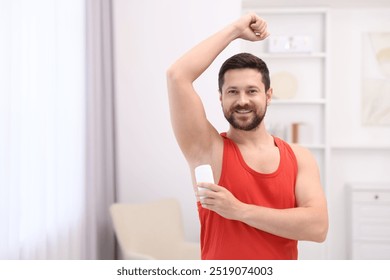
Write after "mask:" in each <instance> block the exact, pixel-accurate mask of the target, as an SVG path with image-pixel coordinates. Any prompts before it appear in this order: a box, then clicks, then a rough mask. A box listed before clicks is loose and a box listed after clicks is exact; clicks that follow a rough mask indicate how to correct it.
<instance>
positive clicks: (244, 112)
mask: <svg viewBox="0 0 390 280" xmlns="http://www.w3.org/2000/svg"><path fill="white" fill-rule="evenodd" d="M236 112H237V113H240V114H246V113H250V112H252V110H236Z"/></svg>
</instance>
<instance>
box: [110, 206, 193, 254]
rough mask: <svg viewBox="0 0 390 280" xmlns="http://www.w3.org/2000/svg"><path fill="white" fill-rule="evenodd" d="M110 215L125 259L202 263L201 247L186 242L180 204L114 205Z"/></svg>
mask: <svg viewBox="0 0 390 280" xmlns="http://www.w3.org/2000/svg"><path fill="white" fill-rule="evenodd" d="M110 213H111V217H112V221H113V225H114V230H115V234H116V237H117V239H118V242H119V245H120V248H121V251H122V256H123V258H124V259H157V260H173V259H183V260H195V259H200V245H199V243H192V242H186V241H185V240H184V229H183V224H182V216H181V209H180V204H179V202H178V201H177V200H175V199H163V200H159V201H155V202H150V203H143V204H126V203H122V204H121V203H115V204H113V205H112V206H111V207H110Z"/></svg>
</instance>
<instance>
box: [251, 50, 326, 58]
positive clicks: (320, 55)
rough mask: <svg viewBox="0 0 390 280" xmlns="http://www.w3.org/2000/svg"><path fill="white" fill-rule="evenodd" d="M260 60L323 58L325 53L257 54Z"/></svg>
mask: <svg viewBox="0 0 390 280" xmlns="http://www.w3.org/2000/svg"><path fill="white" fill-rule="evenodd" d="M258 55H259V56H260V57H262V58H276V59H277V58H283V59H286V58H325V57H326V53H324V52H315V53H268V52H267V53H265V52H262V53H259V54H258Z"/></svg>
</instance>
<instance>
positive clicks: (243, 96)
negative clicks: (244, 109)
mask: <svg viewBox="0 0 390 280" xmlns="http://www.w3.org/2000/svg"><path fill="white" fill-rule="evenodd" d="M237 103H238V105H240V106H244V105H247V104H248V103H249V99H248V96H247V95H246V93H245V92H240V94H239V96H238V100H237Z"/></svg>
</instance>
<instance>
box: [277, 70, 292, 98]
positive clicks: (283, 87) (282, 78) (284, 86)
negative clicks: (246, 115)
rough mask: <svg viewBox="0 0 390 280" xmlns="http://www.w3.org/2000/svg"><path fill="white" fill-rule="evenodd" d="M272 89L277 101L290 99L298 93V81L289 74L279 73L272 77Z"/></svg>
mask: <svg viewBox="0 0 390 280" xmlns="http://www.w3.org/2000/svg"><path fill="white" fill-rule="evenodd" d="M271 87H272V88H273V97H274V98H275V99H290V98H293V97H295V95H296V93H297V90H298V81H297V79H296V77H295V76H294V75H293V74H291V73H289V72H285V71H283V72H277V73H275V74H272V75H271Z"/></svg>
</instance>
